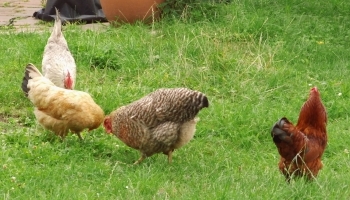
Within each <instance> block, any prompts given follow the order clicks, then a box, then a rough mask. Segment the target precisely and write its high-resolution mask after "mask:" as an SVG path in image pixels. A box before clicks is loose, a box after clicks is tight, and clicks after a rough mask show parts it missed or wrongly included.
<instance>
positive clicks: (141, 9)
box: [100, 0, 165, 23]
mask: <svg viewBox="0 0 350 200" xmlns="http://www.w3.org/2000/svg"><path fill="white" fill-rule="evenodd" d="M164 1H165V0H100V2H101V6H102V10H103V12H104V14H105V16H106V18H107V20H108V21H109V22H114V21H117V22H125V23H134V22H135V21H143V22H145V23H150V22H152V20H153V19H154V20H157V19H159V17H160V12H159V9H158V8H157V5H158V4H160V3H163V2H164Z"/></svg>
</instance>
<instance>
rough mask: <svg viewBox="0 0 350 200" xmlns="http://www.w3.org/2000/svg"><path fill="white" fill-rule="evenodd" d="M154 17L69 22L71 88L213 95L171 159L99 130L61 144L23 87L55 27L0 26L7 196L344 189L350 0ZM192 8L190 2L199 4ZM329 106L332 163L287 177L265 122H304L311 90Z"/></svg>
mask: <svg viewBox="0 0 350 200" xmlns="http://www.w3.org/2000/svg"><path fill="white" fill-rule="evenodd" d="M189 8H190V9H186V10H185V11H184V13H182V15H181V16H179V15H174V16H172V15H170V14H169V15H167V16H165V17H164V18H163V19H162V20H161V21H159V22H156V23H154V24H151V25H144V24H141V23H137V24H135V25H128V24H125V25H121V26H119V27H111V26H106V27H104V28H101V29H100V30H96V31H91V30H85V31H83V30H81V27H80V26H79V25H78V24H70V25H67V26H65V27H64V35H65V37H66V40H67V42H68V45H69V48H70V50H71V52H72V54H73V56H74V58H75V60H76V63H77V66H78V68H77V84H76V88H75V89H77V90H81V91H85V92H88V93H90V94H91V95H92V96H93V98H94V100H95V101H96V103H97V104H99V105H100V106H101V107H102V108H103V110H104V112H105V114H109V113H110V112H111V111H113V110H115V109H116V108H118V107H120V106H122V105H126V104H128V103H130V102H132V101H135V100H137V99H139V98H141V97H143V96H144V95H146V94H148V93H150V92H152V91H154V90H156V89H157V88H163V87H170V88H174V87H188V88H191V89H195V90H199V91H201V92H203V93H205V94H206V95H207V97H208V99H209V101H210V107H209V108H206V109H203V110H202V111H201V112H200V113H199V117H200V121H199V122H198V124H197V131H196V134H195V137H194V139H193V140H192V141H191V142H190V143H189V144H187V145H186V146H184V147H182V148H181V149H179V150H176V151H175V152H174V154H173V163H172V164H168V162H167V157H166V156H164V155H162V154H157V155H154V156H152V157H149V158H147V159H145V160H144V161H143V162H142V163H141V164H139V165H132V163H133V162H134V161H136V160H137V159H138V158H139V152H138V151H137V150H134V149H131V148H129V147H127V146H126V145H125V144H123V143H122V142H121V141H120V140H118V138H116V137H115V136H112V135H107V134H106V133H105V132H104V130H103V128H102V127H100V128H98V129H96V130H94V131H91V132H87V131H86V132H83V133H82V136H83V138H84V141H79V139H78V137H77V136H76V135H69V136H68V137H66V139H65V140H64V141H60V140H59V139H58V138H57V136H55V135H53V133H51V132H50V131H47V130H44V129H43V128H42V127H41V126H40V125H39V124H38V123H37V121H36V119H35V116H34V114H33V106H32V104H31V102H30V101H29V100H28V99H27V98H26V97H25V96H24V94H23V92H22V90H21V87H20V86H21V82H22V78H23V75H24V68H25V66H26V64H27V63H33V64H34V65H36V66H37V67H38V68H39V69H41V61H42V54H43V50H44V47H45V45H46V42H47V39H48V37H49V35H50V31H49V29H48V30H44V31H43V32H40V33H33V32H21V33H19V32H16V31H11V30H1V29H0V44H1V45H0V51H1V52H2V53H1V56H0V57H1V59H0V60H1V61H2V62H1V64H2V66H1V70H0V76H1V77H2V78H1V79H0V85H1V87H0V143H1V145H0V146H1V150H0V194H2V198H3V199H350V190H349V189H348V188H349V185H350V183H349V180H350V154H349V151H350V133H349V123H350V120H349V112H350V106H349V103H348V102H349V97H350V81H349V77H350V62H349V61H350V59H349V55H350V48H349V44H350V15H349V13H350V2H348V1H344V0H331V1H324V0H321V1H316V0H310V1H301V0H291V1H286V0H283V1H273V0H260V1H256V0H233V1H231V2H229V3H216V4H215V3H214V4H199V5H198V4H193V5H192V6H191V7H189ZM191 8H192V9H191ZM313 86H317V87H318V89H319V91H320V93H321V97H322V101H323V103H324V105H325V107H326V109H327V113H328V125H327V130H328V146H327V149H326V151H325V153H324V155H323V164H324V167H323V169H322V170H321V171H320V173H319V175H318V177H317V179H316V180H315V181H313V182H311V183H310V182H306V181H304V180H302V179H301V180H294V181H292V182H291V183H290V184H287V183H286V182H285V181H284V177H283V176H282V175H281V174H280V172H279V170H278V167H277V163H278V160H279V154H278V152H277V149H276V147H275V145H274V143H273V141H272V138H271V135H270V130H271V128H272V126H273V124H274V123H275V122H276V121H277V120H278V119H280V118H281V117H283V116H286V117H288V119H290V120H291V121H292V122H294V123H296V122H297V119H298V115H299V111H300V107H301V106H302V104H303V103H304V102H305V100H306V99H307V97H308V94H309V90H310V88H311V87H313Z"/></svg>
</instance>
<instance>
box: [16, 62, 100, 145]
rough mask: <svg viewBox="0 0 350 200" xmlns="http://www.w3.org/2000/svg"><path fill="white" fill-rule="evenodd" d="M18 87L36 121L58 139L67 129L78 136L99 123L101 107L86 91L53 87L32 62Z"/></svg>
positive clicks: (65, 133)
mask: <svg viewBox="0 0 350 200" xmlns="http://www.w3.org/2000/svg"><path fill="white" fill-rule="evenodd" d="M22 90H23V92H24V93H25V94H26V96H27V97H28V98H29V100H30V101H31V102H32V103H33V104H34V106H35V110H34V114H35V117H36V119H37V120H38V121H39V123H40V124H41V125H43V126H44V127H45V128H46V129H49V130H51V131H53V132H55V134H56V135H58V136H60V137H61V138H62V139H64V138H65V137H66V135H67V134H68V132H69V131H71V132H73V133H75V134H77V135H78V137H79V138H80V139H82V137H81V135H80V132H81V131H83V130H84V129H89V130H93V129H96V128H98V127H99V126H100V125H101V123H102V122H103V119H104V113H103V110H102V109H101V107H100V106H99V105H97V104H96V103H95V102H94V100H93V99H92V98H91V96H90V95H89V94H88V93H86V92H81V91H76V90H67V89H63V88H60V87H57V86H55V85H54V84H53V83H52V82H51V81H50V80H49V79H47V78H45V77H43V75H42V74H41V73H40V72H39V70H38V69H37V68H36V67H35V66H34V65H32V64H28V65H27V67H26V71H25V76H24V78H23V82H22Z"/></svg>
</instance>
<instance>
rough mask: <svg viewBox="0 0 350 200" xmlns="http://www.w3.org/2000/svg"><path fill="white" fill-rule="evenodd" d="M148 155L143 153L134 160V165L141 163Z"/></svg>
mask: <svg viewBox="0 0 350 200" xmlns="http://www.w3.org/2000/svg"><path fill="white" fill-rule="evenodd" d="M146 157H147V156H146V155H145V154H143V153H141V157H140V158H139V159H138V160H137V161H136V162H134V165H137V164H140V163H141V162H142V161H143V160H144V159H145V158H146Z"/></svg>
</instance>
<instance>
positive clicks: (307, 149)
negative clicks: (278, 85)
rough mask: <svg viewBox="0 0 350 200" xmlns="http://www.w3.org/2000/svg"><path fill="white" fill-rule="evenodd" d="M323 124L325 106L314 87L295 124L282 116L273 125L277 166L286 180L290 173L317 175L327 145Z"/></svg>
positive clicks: (310, 178) (300, 175) (325, 114)
mask: <svg viewBox="0 0 350 200" xmlns="http://www.w3.org/2000/svg"><path fill="white" fill-rule="evenodd" d="M326 125H327V113H326V109H325V107H324V105H323V104H322V101H321V98H320V93H319V91H318V90H317V88H316V87H314V88H312V89H311V90H310V96H309V99H308V100H307V101H306V102H305V103H304V105H303V106H302V108H301V111H300V114H299V119H298V123H297V125H296V126H294V125H293V124H292V123H291V122H290V121H289V120H288V119H287V118H285V117H283V118H282V119H280V120H278V121H277V122H276V124H275V125H274V126H273V128H272V131H271V136H272V137H273V141H274V143H275V145H276V146H277V149H278V152H279V154H280V155H281V158H280V162H279V164H278V166H279V169H280V171H281V172H282V173H283V174H284V176H285V177H286V180H287V181H289V180H290V179H291V177H292V176H296V177H302V176H306V177H307V178H308V180H312V179H313V178H315V177H316V176H317V174H318V172H319V170H320V169H321V168H322V166H323V165H322V162H321V157H322V154H323V152H324V150H325V148H326V145H327V130H326Z"/></svg>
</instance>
